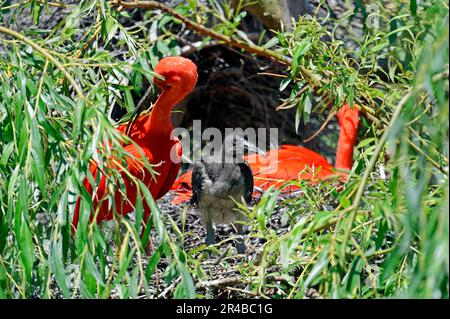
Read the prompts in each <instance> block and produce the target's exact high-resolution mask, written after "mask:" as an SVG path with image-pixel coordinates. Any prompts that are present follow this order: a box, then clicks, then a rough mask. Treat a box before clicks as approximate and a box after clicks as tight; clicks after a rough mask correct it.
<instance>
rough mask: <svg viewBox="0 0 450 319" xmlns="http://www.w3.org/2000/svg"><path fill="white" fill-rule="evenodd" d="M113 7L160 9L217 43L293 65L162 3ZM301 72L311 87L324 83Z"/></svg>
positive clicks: (117, 3)
mask: <svg viewBox="0 0 450 319" xmlns="http://www.w3.org/2000/svg"><path fill="white" fill-rule="evenodd" d="M111 5H113V6H116V7H118V10H119V11H121V10H122V9H135V8H139V9H144V10H155V9H159V10H162V11H164V12H166V13H168V14H170V15H171V16H173V17H175V18H176V19H178V20H180V21H182V22H183V23H184V24H185V25H186V27H188V28H189V29H191V30H193V31H194V32H196V33H199V34H201V35H204V36H208V37H211V38H213V39H215V40H217V41H221V42H224V43H226V44H229V45H231V46H233V47H236V48H239V49H242V50H245V51H247V52H250V53H255V54H257V55H260V56H264V57H266V58H269V59H272V60H275V61H277V62H279V63H282V64H286V65H291V63H292V59H291V58H290V57H288V56H285V55H283V54H281V53H278V52H276V51H273V50H270V49H266V48H263V47H260V46H257V45H255V44H253V43H247V42H244V41H241V40H239V39H236V38H234V37H230V36H227V35H223V34H220V33H218V32H216V31H214V30H212V29H210V28H207V27H205V26H203V25H201V24H198V23H195V22H193V21H191V20H189V19H188V18H186V17H185V16H183V15H181V14H179V13H178V12H176V11H175V10H174V9H172V8H170V7H168V6H166V5H164V4H162V3H159V2H156V1H134V2H130V1H121V0H112V1H111ZM300 72H301V75H302V76H303V77H304V78H305V79H307V80H308V82H309V83H310V84H311V85H317V84H318V83H320V82H321V81H322V77H321V76H320V75H318V74H316V73H314V72H312V71H311V70H308V69H306V68H304V67H301V68H300Z"/></svg>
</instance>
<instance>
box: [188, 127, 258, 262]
mask: <svg viewBox="0 0 450 319" xmlns="http://www.w3.org/2000/svg"><path fill="white" fill-rule="evenodd" d="M245 151H254V152H257V153H263V152H262V151H261V150H259V149H258V148H257V147H256V146H254V145H253V144H252V143H250V142H248V141H247V140H245V139H244V138H243V137H242V136H240V135H237V134H230V135H228V136H227V137H226V138H225V141H224V144H223V145H222V148H221V150H220V152H218V153H217V154H214V155H212V156H211V155H208V156H206V158H205V157H204V158H203V160H202V161H201V162H199V163H196V164H195V165H194V168H193V170H192V198H191V204H197V205H198V207H199V209H200V212H201V215H202V219H203V222H204V223H205V224H206V244H207V245H212V244H213V243H214V228H213V224H216V225H217V224H229V223H232V222H234V221H235V220H237V221H242V220H243V219H244V216H243V215H242V214H240V213H239V212H237V211H236V210H235V207H236V204H235V202H234V201H241V200H242V199H244V200H245V202H246V203H247V204H250V202H251V200H252V193H253V174H252V170H251V169H250V166H249V165H248V163H247V162H246V161H245V160H244V158H243V157H244V152H245ZM236 228H237V232H238V238H237V244H236V248H237V251H238V253H240V254H243V253H244V252H245V244H244V239H243V225H242V223H237V225H236Z"/></svg>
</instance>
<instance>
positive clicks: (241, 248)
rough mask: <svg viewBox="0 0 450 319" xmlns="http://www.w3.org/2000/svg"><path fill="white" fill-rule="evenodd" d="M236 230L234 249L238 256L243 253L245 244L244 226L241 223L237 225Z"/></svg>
mask: <svg viewBox="0 0 450 319" xmlns="http://www.w3.org/2000/svg"><path fill="white" fill-rule="evenodd" d="M236 229H237V234H238V235H237V243H236V249H237V251H238V253H239V254H244V253H245V243H244V226H243V225H242V224H241V223H238V224H237V225H236Z"/></svg>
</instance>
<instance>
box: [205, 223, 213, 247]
mask: <svg viewBox="0 0 450 319" xmlns="http://www.w3.org/2000/svg"><path fill="white" fill-rule="evenodd" d="M213 244H214V228H213V224H212V220H211V217H209V216H208V219H207V220H206V245H208V246H209V245H213Z"/></svg>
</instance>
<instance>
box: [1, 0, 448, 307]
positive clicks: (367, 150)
mask: <svg viewBox="0 0 450 319" xmlns="http://www.w3.org/2000/svg"><path fill="white" fill-rule="evenodd" d="M358 3H359V6H357V7H356V8H355V10H354V12H353V11H352V12H349V15H348V16H346V17H345V18H343V19H342V21H338V22H336V23H342V22H344V20H349V19H352V18H353V17H354V13H359V12H362V14H363V16H364V15H366V16H367V17H370V14H369V13H368V12H367V10H365V9H366V8H365V7H364V5H362V4H361V3H360V2H359V1H358ZM379 3H382V2H381V1H380V2H379ZM390 4H391V5H390V6H386V7H385V6H383V5H381V6H379V9H380V12H379V15H378V16H379V18H380V24H379V27H378V28H369V27H365V28H364V30H363V34H362V35H360V36H354V38H352V40H353V41H355V42H356V43H357V44H358V47H359V49H358V50H356V51H352V52H349V50H348V48H347V47H346V46H345V43H344V41H342V40H338V39H336V37H335V35H334V33H331V32H329V31H328V30H327V29H325V28H324V27H323V26H321V24H320V21H318V20H316V19H311V18H300V19H299V20H298V21H296V24H295V26H294V27H293V28H292V29H291V30H284V31H283V32H279V33H277V34H276V35H275V36H274V37H273V38H272V39H267V40H265V38H264V37H261V39H260V44H261V46H263V47H264V48H266V49H272V50H275V51H277V52H278V53H282V54H284V55H286V56H288V57H291V58H292V61H293V62H292V64H291V66H290V68H289V70H288V77H287V78H286V79H285V80H284V81H283V83H282V87H281V90H287V89H288V88H289V89H291V94H290V98H289V99H287V100H286V101H285V103H286V104H285V105H286V106H287V107H296V108H297V116H296V121H295V122H296V123H292V125H296V127H298V123H299V122H300V119H301V118H303V119H305V120H307V119H308V118H309V117H310V116H311V115H312V114H315V115H317V114H321V113H322V112H325V111H324V110H326V109H327V108H326V106H327V105H328V104H329V103H332V105H333V106H334V108H337V107H339V106H340V105H342V103H343V102H344V101H348V100H349V101H350V102H352V101H355V102H356V103H358V104H359V105H361V106H362V107H363V113H364V114H365V120H363V128H362V129H361V132H360V133H361V142H360V143H359V145H358V147H357V158H356V163H355V165H354V167H353V171H352V174H351V176H350V179H349V181H348V183H346V184H345V185H344V186H342V187H341V188H339V189H337V187H336V183H333V182H330V183H322V184H320V185H308V184H307V183H305V182H302V181H299V182H292V183H291V185H295V186H300V187H301V188H302V190H303V191H304V194H302V195H299V196H294V197H292V198H289V199H286V200H283V201H280V200H279V195H280V194H279V192H277V191H273V190H270V191H268V192H266V193H265V194H264V195H263V196H262V198H261V201H260V202H259V203H258V204H257V205H255V207H253V209H252V210H250V209H248V208H246V207H244V206H242V205H241V206H240V208H241V210H243V211H244V212H246V213H247V215H248V216H249V222H248V224H249V226H250V232H251V234H252V236H254V237H257V238H263V239H264V240H265V243H264V245H263V248H262V254H261V258H260V260H259V261H258V262H256V261H251V262H248V263H242V265H240V269H239V271H240V274H241V275H242V278H243V281H245V280H247V279H248V278H256V280H255V281H248V284H247V287H246V291H247V292H248V293H249V294H251V295H252V296H254V295H258V296H266V295H268V296H271V297H276V298H303V297H304V296H305V294H306V293H307V292H308V289H309V288H314V289H316V290H317V291H318V293H319V294H320V295H322V296H324V297H329V298H342V297H345V298H379V297H419V298H448V289H449V287H448V281H449V257H448V251H449V232H448V228H449V227H448V226H449V217H448V216H449V206H448V199H449V198H448V187H449V186H448V152H449V150H448V110H449V108H448V79H447V77H448V4H447V3H446V2H445V1H431V0H430V1H421V2H420V3H419V2H417V1H410V5H405V2H404V1H391V2H390ZM25 9H29V10H30V12H31V13H32V17H33V21H34V22H35V23H36V26H34V27H31V28H28V29H27V30H22V31H21V32H20V33H21V34H22V35H24V36H26V37H27V38H28V39H30V41H31V42H33V43H34V44H36V45H37V46H39V47H41V48H43V50H41V51H38V50H36V49H35V48H32V47H31V46H30V45H27V44H25V43H24V40H23V39H21V38H18V37H14V36H12V37H11V34H9V33H5V32H6V31H5V29H1V30H2V31H0V127H1V130H0V298H30V297H41V298H55V297H64V298H73V297H83V298H108V297H111V296H114V297H121V298H136V297H138V296H142V295H146V296H147V297H155V296H157V294H156V293H157V291H156V290H155V287H153V286H152V283H154V282H155V276H156V275H157V266H158V264H160V262H161V261H164V265H165V269H163V271H164V278H163V279H164V280H165V281H167V282H170V283H174V293H173V296H174V297H179V298H181V297H188V298H191V297H205V296H204V295H202V294H199V293H198V292H197V291H196V288H195V287H196V286H195V283H196V282H198V281H200V280H203V279H205V278H206V277H207V274H206V273H205V271H204V270H203V269H202V267H201V262H202V258H204V254H203V251H204V249H205V247H204V245H199V247H196V248H195V249H190V250H187V251H186V250H185V249H184V248H183V247H184V240H185V236H186V234H185V229H184V228H185V224H184V221H185V219H183V225H181V229H180V225H177V224H176V223H174V222H173V221H172V220H170V219H169V218H168V217H167V216H164V215H162V214H161V213H160V211H159V209H158V206H157V205H156V204H155V203H154V201H153V199H152V197H151V195H150V193H149V191H148V190H147V189H146V188H145V187H144V186H143V185H142V184H141V183H140V182H139V181H135V182H136V183H137V185H138V186H139V189H140V190H141V191H140V192H139V194H138V199H137V203H136V211H135V219H134V220H131V219H129V218H121V217H117V218H116V221H114V222H110V223H107V224H104V225H102V226H101V227H100V226H98V225H96V224H95V223H90V222H89V214H90V213H91V207H92V199H91V198H90V196H89V194H88V193H87V192H86V190H85V189H84V187H83V186H82V181H83V179H84V178H85V177H87V178H88V179H89V180H90V182H91V184H93V185H95V184H96V183H97V181H96V177H95V176H91V175H90V173H89V163H90V162H91V161H92V160H98V158H99V156H100V157H101V158H102V162H104V161H105V160H106V159H107V158H108V157H109V156H111V155H114V156H116V157H118V158H119V160H120V161H122V162H123V157H124V155H125V154H124V150H123V148H122V146H121V145H122V144H121V142H122V141H123V139H124V137H123V136H121V135H119V134H118V133H117V132H116V131H115V129H114V125H113V123H112V121H111V120H110V118H109V114H110V112H111V109H112V107H113V106H114V105H120V106H123V107H125V108H126V109H127V110H128V111H129V112H131V111H132V110H133V109H134V102H133V99H132V93H134V94H137V95H142V94H143V93H144V92H143V87H144V81H145V80H148V81H150V82H151V80H152V77H153V73H152V70H153V68H154V66H155V64H156V62H157V61H158V60H159V59H160V58H161V57H162V56H166V55H178V54H180V47H179V45H178V44H177V41H176V39H177V36H176V35H175V34H173V30H175V29H176V28H177V27H179V21H177V20H174V19H173V18H172V17H170V16H169V15H167V14H162V13H160V12H159V11H148V12H146V13H145V19H144V21H143V22H136V23H135V24H134V25H133V26H131V27H128V26H127V25H129V23H125V22H124V21H129V20H130V18H131V17H132V15H131V14H130V13H129V12H124V11H122V12H118V11H117V10H116V9H114V8H112V7H110V5H109V4H108V2H105V1H95V0H86V1H81V2H80V3H79V4H77V5H70V7H69V9H70V10H69V13H68V14H67V16H65V17H64V18H63V19H62V21H61V22H60V23H58V24H57V25H56V26H55V27H54V28H53V29H51V30H50V29H40V28H39V27H38V26H37V23H38V22H39V21H40V19H41V17H42V16H43V15H45V14H46V13H47V10H50V9H51V4H50V3H47V2H46V1H38V0H36V1H34V0H30V1H24V2H23V3H21V4H12V5H11V4H9V1H6V2H5V1H1V0H0V26H2V27H3V25H6V22H8V23H9V25H13V23H14V21H16V20H18V19H20V15H21V14H23V10H25ZM176 10H177V12H179V13H181V14H183V15H185V16H187V17H189V18H190V19H192V20H193V21H195V22H197V23H201V24H207V23H208V21H209V18H210V17H211V16H213V17H214V19H215V21H216V24H215V26H214V30H215V31H217V32H220V33H221V34H225V35H230V36H233V37H238V38H242V39H243V40H245V41H250V40H248V39H247V38H246V37H245V34H244V33H243V31H241V30H239V28H238V27H239V24H240V22H241V20H242V19H243V18H244V17H245V13H243V12H239V10H235V9H233V7H232V6H230V5H229V3H228V2H227V1H215V0H211V1H209V2H208V5H200V4H199V3H197V1H188V2H186V4H181V5H180V6H178V7H177V9H176ZM324 37H329V39H330V41H324ZM349 37H350V35H349ZM207 41H209V40H208V39H205V40H204V43H207ZM113 48H114V49H113ZM117 52H119V53H120V54H117ZM51 58H54V59H55V60H57V61H59V62H60V64H61V65H59V66H58V65H56V64H55V63H53V62H52V59H51ZM380 61H387V62H386V67H384V66H383V65H382V63H380ZM305 69H306V70H309V71H313V72H314V73H315V74H316V75H317V76H319V77H320V78H322V79H323V80H324V81H322V84H321V85H320V86H313V85H311V82H310V79H308V78H307V77H305ZM70 77H72V80H74V83H75V84H76V85H78V86H79V87H80V88H81V90H82V92H81V93H82V94H81V95H82V96H80V94H79V93H77V92H76V90H75V87H74V85H73V81H71V79H70ZM324 96H325V98H324ZM405 96H408V97H409V98H408V99H407V100H406V101H405V103H404V104H402V105H401V106H399V105H400V102H399V101H400V100H401V98H403V97H405ZM397 107H402V109H401V110H400V111H401V113H400V117H399V118H398V120H397V121H394V122H393V123H391V122H390V120H391V118H392V115H393V114H394V113H395V112H396V110H397ZM326 112H328V111H326ZM385 132H387V133H386V134H388V135H387V143H386V145H381V146H383V148H382V152H381V154H375V153H374V152H375V150H376V147H377V146H378V145H379V143H380V139H381V138H382V136H383V134H384V133H385ZM374 154H375V155H376V159H377V161H376V165H375V167H372V166H370V159H371V157H372V156H374ZM378 155H380V156H378ZM384 159H388V160H384ZM103 169H105V170H106V172H107V173H108V174H109V176H110V177H109V178H110V184H111V185H116V186H115V187H116V188H117V189H122V191H123V190H124V186H123V181H122V177H121V175H120V174H119V172H118V170H117V169H115V168H112V167H106V166H104V167H103ZM367 171H369V172H370V173H371V174H370V175H369V178H368V180H366V181H364V180H363V178H361V176H363V175H364V173H365V172H367ZM361 185H362V186H361ZM360 187H364V189H363V190H364V193H363V196H362V198H361V199H360V200H358V199H357V196H356V195H357V193H358V190H359V188H360ZM112 194H114V192H111V193H110V195H109V198H110V199H112V197H113V195H112ZM78 196H81V198H82V200H81V209H80V212H81V218H80V226H79V229H78V231H77V232H76V234H75V236H74V237H72V236H71V235H70V227H69V225H70V221H71V214H72V212H73V210H74V206H75V201H76V199H77V197H78ZM357 201H358V202H357ZM355 203H356V204H357V205H356V206H357V207H356V208H355V207H353V205H354V204H355ZM145 204H147V205H149V206H150V207H151V208H152V218H151V220H150V222H149V225H148V226H149V227H148V228H147V230H148V231H147V232H146V233H145V234H144V236H143V238H141V237H140V233H141V230H142V227H141V223H140V221H141V220H142V214H143V213H142V210H143V205H145ZM279 206H281V207H282V208H283V209H284V216H283V223H285V224H288V225H289V228H288V231H287V232H286V233H284V234H281V235H280V234H278V233H277V229H274V228H273V227H271V226H270V225H269V220H270V218H271V216H272V214H273V213H274V211H275V210H276V209H279ZM94 213H95V212H94ZM150 229H152V232H153V233H154V237H155V238H157V241H156V242H155V243H154V244H155V246H156V247H155V249H154V252H153V255H151V256H150V257H149V258H145V256H144V249H143V247H145V246H146V244H147V242H148V240H149V236H150ZM169 229H170V230H171V231H172V232H173V233H175V234H176V236H175V237H173V236H172V237H171V236H169V232H168V230H169ZM224 262H225V263H226V261H224ZM160 267H161V266H160ZM276 276H282V277H283V278H285V280H284V281H275V283H274V282H272V281H271V282H269V281H268V278H271V277H276ZM246 282H247V281H246ZM273 291H275V293H273Z"/></svg>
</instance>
